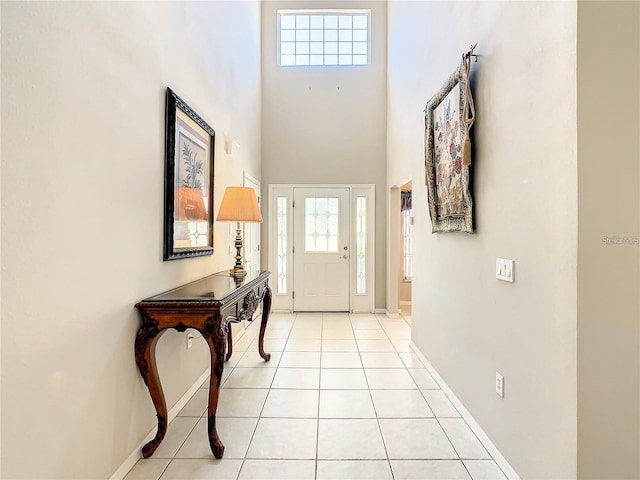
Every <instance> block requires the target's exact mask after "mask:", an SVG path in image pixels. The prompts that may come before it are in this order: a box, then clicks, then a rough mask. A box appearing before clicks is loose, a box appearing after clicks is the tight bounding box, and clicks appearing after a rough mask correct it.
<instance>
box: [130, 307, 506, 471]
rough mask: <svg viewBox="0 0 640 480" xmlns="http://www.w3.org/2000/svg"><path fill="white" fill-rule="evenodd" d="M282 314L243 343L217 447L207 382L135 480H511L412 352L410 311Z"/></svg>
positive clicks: (226, 383) (222, 408)
mask: <svg viewBox="0 0 640 480" xmlns="http://www.w3.org/2000/svg"><path fill="white" fill-rule="evenodd" d="M402 313H403V315H402V317H401V318H398V319H389V318H386V317H385V316H383V315H374V314H351V315H349V314H329V313H324V314H323V313H304V314H303V313H300V314H282V313H273V314H272V315H271V318H270V320H269V326H268V328H267V331H266V334H265V350H266V351H268V352H270V353H271V354H272V357H271V361H270V362H264V361H263V360H262V358H260V356H259V355H258V354H257V352H256V343H257V334H258V322H254V323H253V324H252V325H251V326H250V327H249V328H248V329H247V330H246V331H245V333H244V335H243V336H242V337H240V338H238V339H237V340H236V341H235V342H234V354H233V357H232V359H231V360H230V361H229V362H227V364H226V365H225V371H224V375H223V383H222V388H221V391H220V404H219V407H218V412H217V419H218V420H217V428H218V434H219V435H220V438H221V439H222V442H223V443H224V445H225V452H224V458H223V459H222V460H215V459H214V458H213V456H212V454H211V451H210V450H209V443H208V439H207V412H206V410H207V398H208V397H207V395H208V381H207V382H205V383H204V384H203V385H202V387H201V388H200V389H199V390H198V391H197V392H196V393H195V394H194V395H193V397H192V398H191V399H190V400H189V402H188V403H187V405H185V407H184V408H183V409H182V411H181V412H180V413H179V415H178V416H177V417H176V418H175V419H174V420H173V421H172V422H171V423H170V424H169V427H168V431H167V435H166V437H165V439H164V441H163V443H162V444H161V445H160V447H159V448H158V450H157V451H156V452H155V454H154V455H153V457H152V458H150V459H141V460H140V461H139V462H138V463H137V464H136V465H135V466H134V467H133V469H132V470H131V471H130V472H129V474H128V475H127V477H126V480H137V479H153V480H158V479H160V480H169V479H180V480H195V479H205V478H207V479H216V480H223V479H230V480H248V479H259V480H287V479H290V480H307V479H317V480H329V479H332V480H337V479H343V480H358V479H363V480H364V479H366V480H377V479H395V480H403V479H416V480H431V479H438V480H440V479H451V480H463V479H467V480H468V479H473V480H481V479H482V480H489V479H496V480H497V479H505V478H506V477H505V475H504V474H503V472H502V471H501V470H500V468H499V467H498V465H497V464H496V463H495V462H494V461H493V459H492V458H491V455H489V453H488V452H487V450H486V449H485V448H484V446H483V445H482V443H481V442H480V441H479V440H478V438H477V437H476V436H475V434H474V433H473V432H472V431H471V429H470V428H469V426H468V425H467V424H466V422H465V421H464V420H463V419H462V418H461V417H460V414H459V413H458V411H457V410H456V408H455V407H454V406H453V404H452V403H451V402H450V401H449V399H448V398H447V395H446V394H445V393H444V392H443V391H442V390H441V389H440V387H439V386H438V384H437V382H436V381H435V380H434V379H433V377H432V376H431V375H430V374H429V372H428V371H427V369H426V368H425V366H424V365H423V364H422V363H421V362H420V359H419V358H418V356H417V355H415V354H414V353H413V352H412V350H411V347H410V345H409V343H410V338H411V326H410V324H411V313H410V311H406V310H405V311H403V312H402Z"/></svg>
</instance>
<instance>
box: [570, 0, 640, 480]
mask: <svg viewBox="0 0 640 480" xmlns="http://www.w3.org/2000/svg"><path fill="white" fill-rule="evenodd" d="M578 158H579V162H578V194H579V197H578V198H579V201H578V205H579V210H578V225H579V241H578V253H579V256H578V478H580V479H585V480H586V479H594V480H595V479H602V478H617V479H622V478H625V479H637V478H640V438H639V436H640V347H639V344H640V305H639V304H638V301H639V298H640V239H639V237H640V193H639V192H640V3H639V2H580V3H579V4H578ZM606 239H609V240H608V241H607V240H606ZM604 411H606V412H607V413H606V415H603V414H602V412H604Z"/></svg>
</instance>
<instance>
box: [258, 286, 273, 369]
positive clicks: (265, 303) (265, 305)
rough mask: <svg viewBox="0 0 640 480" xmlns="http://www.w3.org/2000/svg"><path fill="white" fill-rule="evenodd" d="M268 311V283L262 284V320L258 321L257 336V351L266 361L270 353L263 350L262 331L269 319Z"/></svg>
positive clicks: (269, 311) (269, 305)
mask: <svg viewBox="0 0 640 480" xmlns="http://www.w3.org/2000/svg"><path fill="white" fill-rule="evenodd" d="M269 313H271V288H269V285H265V286H264V299H263V300H262V320H261V322H260V336H259V337H258V352H260V356H261V357H262V358H264V360H265V361H266V362H268V361H269V360H271V354H270V353H265V351H264V331H265V330H266V328H267V322H268V321H269Z"/></svg>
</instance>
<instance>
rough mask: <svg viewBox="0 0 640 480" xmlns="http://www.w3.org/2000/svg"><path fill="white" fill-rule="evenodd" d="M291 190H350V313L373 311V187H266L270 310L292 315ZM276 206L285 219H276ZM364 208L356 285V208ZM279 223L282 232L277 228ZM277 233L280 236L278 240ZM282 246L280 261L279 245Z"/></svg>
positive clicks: (343, 185)
mask: <svg viewBox="0 0 640 480" xmlns="http://www.w3.org/2000/svg"><path fill="white" fill-rule="evenodd" d="M294 188H310V189H311V188H343V189H348V190H349V203H350V217H351V218H350V219H349V224H350V225H351V228H350V233H349V235H350V239H349V243H350V245H351V255H350V258H349V262H350V268H349V286H350V288H349V311H350V312H368V313H373V312H374V310H375V228H376V227H375V185H374V184H269V186H268V192H269V198H268V212H269V214H268V222H267V223H268V238H269V240H268V265H269V270H270V271H271V281H270V284H271V289H272V292H273V301H272V310H273V311H285V312H293V291H292V287H293V284H294V283H293V280H294V275H295V272H294V268H293V266H294V265H293V264H294V262H293V255H294V251H293V247H294V245H293V238H294V237H293V233H294V232H293V191H294ZM278 203H280V204H281V206H282V207H283V210H282V213H283V215H282V216H283V217H284V218H282V219H281V218H279V217H278ZM358 203H360V205H364V207H365V208H364V211H362V212H360V213H362V217H363V220H364V223H365V224H366V235H365V241H364V242H363V243H362V245H363V246H362V248H363V250H364V254H365V256H364V269H363V270H364V277H363V278H361V279H360V282H359V283H358V274H359V273H363V271H362V269H360V270H359V269H358V268H357V263H356V262H357V250H356V248H357V245H358V243H357V235H358V231H357V225H358V223H357V219H358V215H359V210H358V208H357V204H358ZM285 205H286V208H285V207H284V206H285ZM281 223H282V232H279V231H278V230H279V227H280V226H281ZM279 233H282V234H283V235H282V236H280V234H279ZM279 243H281V244H282V245H283V246H282V252H281V253H282V257H283V258H281V259H280V261H279V258H278V255H279V251H278V245H279Z"/></svg>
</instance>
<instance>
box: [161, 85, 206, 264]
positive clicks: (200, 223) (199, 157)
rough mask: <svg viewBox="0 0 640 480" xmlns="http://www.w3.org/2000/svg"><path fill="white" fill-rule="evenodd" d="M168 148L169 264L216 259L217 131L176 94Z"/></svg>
mask: <svg viewBox="0 0 640 480" xmlns="http://www.w3.org/2000/svg"><path fill="white" fill-rule="evenodd" d="M165 142H166V143H165V185H164V249H163V260H175V259H179V258H187V257H195V256H200V255H211V254H213V178H214V175H213V160H214V144H215V131H214V130H213V128H211V127H210V126H209V125H208V124H207V123H206V122H205V121H204V120H203V119H202V117H200V116H199V115H198V114H197V113H196V112H195V111H194V110H193V109H192V108H191V107H189V106H188V105H187V104H186V103H185V102H184V101H183V100H182V99H181V98H180V97H178V95H176V94H175V92H173V91H172V90H171V89H170V88H167V95H166V115H165Z"/></svg>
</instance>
